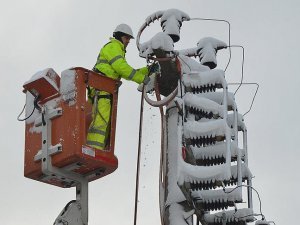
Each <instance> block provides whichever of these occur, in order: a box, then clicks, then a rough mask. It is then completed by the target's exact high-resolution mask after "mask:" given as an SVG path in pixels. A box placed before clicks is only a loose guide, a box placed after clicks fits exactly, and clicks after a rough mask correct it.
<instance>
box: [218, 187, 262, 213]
mask: <svg viewBox="0 0 300 225" xmlns="http://www.w3.org/2000/svg"><path fill="white" fill-rule="evenodd" d="M240 187H247V188H251V189H252V190H254V191H255V192H256V194H257V197H258V201H259V212H260V215H261V216H262V218H264V215H263V213H262V202H261V198H260V195H259V193H258V191H257V190H256V189H255V188H254V187H252V186H250V185H246V184H241V185H238V186H236V187H235V188H233V189H232V190H230V191H226V190H225V187H223V191H224V193H226V194H229V193H231V192H233V191H235V190H236V189H237V188H240ZM252 215H254V214H252ZM249 216H250V215H249Z"/></svg>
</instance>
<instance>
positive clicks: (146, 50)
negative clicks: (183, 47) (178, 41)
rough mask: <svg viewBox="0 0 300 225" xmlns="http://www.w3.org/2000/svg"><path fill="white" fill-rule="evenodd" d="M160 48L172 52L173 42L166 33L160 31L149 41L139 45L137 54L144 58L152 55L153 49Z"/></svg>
mask: <svg viewBox="0 0 300 225" xmlns="http://www.w3.org/2000/svg"><path fill="white" fill-rule="evenodd" d="M157 49H160V50H162V51H164V52H173V50H174V42H173V40H172V38H170V36H169V35H167V34H166V33H163V32H160V33H157V34H156V35H155V36H154V37H152V38H151V39H150V40H149V41H147V42H145V43H142V44H140V45H139V55H140V56H141V57H144V58H148V57H149V56H152V55H154V50H157Z"/></svg>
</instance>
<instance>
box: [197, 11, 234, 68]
mask: <svg viewBox="0 0 300 225" xmlns="http://www.w3.org/2000/svg"><path fill="white" fill-rule="evenodd" d="M191 20H203V21H215V22H224V23H227V24H228V46H231V25H230V22H229V21H227V20H222V19H214V18H199V17H198V18H191ZM228 50H229V58H228V62H227V65H226V67H225V69H224V72H226V70H227V68H228V66H229V64H230V61H231V48H228Z"/></svg>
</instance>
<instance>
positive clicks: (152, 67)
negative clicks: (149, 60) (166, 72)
mask: <svg viewBox="0 0 300 225" xmlns="http://www.w3.org/2000/svg"><path fill="white" fill-rule="evenodd" d="M148 70H149V74H152V73H158V72H159V64H158V62H155V63H153V64H152V65H150V66H148Z"/></svg>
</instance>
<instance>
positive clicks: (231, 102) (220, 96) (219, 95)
mask: <svg viewBox="0 0 300 225" xmlns="http://www.w3.org/2000/svg"><path fill="white" fill-rule="evenodd" d="M198 96H200V97H203V98H208V99H210V100H212V101H214V102H216V103H218V104H220V105H222V104H223V100H224V93H223V92H208V93H202V94H198ZM227 105H228V111H229V110H233V109H234V108H235V99H234V94H233V93H232V92H228V95H227Z"/></svg>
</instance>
